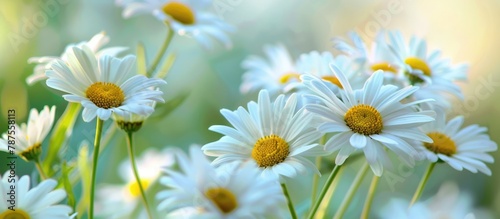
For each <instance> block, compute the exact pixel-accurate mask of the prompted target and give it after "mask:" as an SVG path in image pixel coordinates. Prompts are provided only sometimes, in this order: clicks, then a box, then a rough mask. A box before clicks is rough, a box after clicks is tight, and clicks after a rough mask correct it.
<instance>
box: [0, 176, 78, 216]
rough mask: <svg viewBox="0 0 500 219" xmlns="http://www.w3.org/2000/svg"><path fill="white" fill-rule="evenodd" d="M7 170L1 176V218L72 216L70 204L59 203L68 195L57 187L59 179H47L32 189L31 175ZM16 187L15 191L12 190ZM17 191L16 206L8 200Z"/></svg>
mask: <svg viewBox="0 0 500 219" xmlns="http://www.w3.org/2000/svg"><path fill="white" fill-rule="evenodd" d="M9 174H10V173H9V172H6V173H5V174H4V175H3V177H0V181H1V182H0V197H2V199H1V200H0V218H2V219H10V218H15V219H65V218H72V217H70V216H69V214H70V213H71V212H72V211H73V210H72V209H71V208H70V207H69V206H67V205H63V204H58V203H60V202H61V201H63V200H64V198H65V197H66V192H64V190H62V189H56V190H54V189H55V188H56V186H57V181H55V180H53V179H47V180H44V181H42V182H40V184H38V185H37V186H35V187H33V188H31V189H30V177H29V176H23V177H21V178H20V179H19V178H18V177H17V176H13V175H9ZM12 186H14V187H15V189H16V190H15V191H14V190H12V189H11V188H12ZM11 192H15V198H16V200H15V207H14V208H13V209H14V210H15V211H14V210H12V209H10V208H12V207H11V206H13V204H12V203H9V202H8V200H11V199H12V198H10V197H11V195H9V194H8V193H11Z"/></svg>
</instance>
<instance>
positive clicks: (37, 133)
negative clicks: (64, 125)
mask: <svg viewBox="0 0 500 219" xmlns="http://www.w3.org/2000/svg"><path fill="white" fill-rule="evenodd" d="M55 113H56V106H52V107H51V108H50V109H49V107H48V106H45V107H44V108H43V110H41V111H40V113H38V111H37V110H36V109H31V111H30V115H29V118H28V122H27V123H23V124H21V127H19V126H17V125H15V126H14V127H15V129H14V130H15V134H14V138H11V139H9V137H8V136H9V135H8V134H7V133H4V134H3V135H2V138H3V139H0V151H5V152H10V149H12V148H10V149H9V147H8V146H9V145H12V144H10V143H9V140H11V141H12V140H14V139H15V140H14V141H15V144H14V145H15V147H14V149H15V151H14V152H15V153H16V154H18V155H19V156H21V157H22V158H24V159H26V160H33V159H38V155H40V153H41V146H42V142H43V140H44V139H45V137H47V135H48V134H49V132H50V130H51V129H52V125H53V124H54V116H55Z"/></svg>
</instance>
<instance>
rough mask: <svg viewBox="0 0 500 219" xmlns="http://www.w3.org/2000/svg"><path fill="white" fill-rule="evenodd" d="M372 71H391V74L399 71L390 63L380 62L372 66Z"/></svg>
mask: <svg viewBox="0 0 500 219" xmlns="http://www.w3.org/2000/svg"><path fill="white" fill-rule="evenodd" d="M371 68H372V70H373V71H377V70H382V71H389V72H392V73H397V72H398V71H397V70H396V68H394V67H392V65H391V64H390V63H388V62H379V63H375V64H373V65H372V66H371Z"/></svg>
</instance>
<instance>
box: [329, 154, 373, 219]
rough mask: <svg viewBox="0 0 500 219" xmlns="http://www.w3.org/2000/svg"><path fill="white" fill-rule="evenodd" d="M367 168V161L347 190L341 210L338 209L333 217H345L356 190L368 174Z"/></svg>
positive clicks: (337, 218)
mask: <svg viewBox="0 0 500 219" xmlns="http://www.w3.org/2000/svg"><path fill="white" fill-rule="evenodd" d="M367 170H368V163H367V162H365V164H363V166H362V167H361V169H360V170H359V172H358V174H357V175H356V178H354V181H353V184H352V185H351V187H350V188H349V190H348V191H347V194H346V195H345V197H344V200H342V204H340V207H339V210H337V212H336V213H335V216H334V217H333V218H334V219H340V218H343V217H344V214H345V212H346V211H347V208H348V207H349V204H350V203H351V201H352V198H354V194H356V191H357V190H358V188H359V186H360V185H361V183H362V182H363V177H364V176H365V175H366V171H367Z"/></svg>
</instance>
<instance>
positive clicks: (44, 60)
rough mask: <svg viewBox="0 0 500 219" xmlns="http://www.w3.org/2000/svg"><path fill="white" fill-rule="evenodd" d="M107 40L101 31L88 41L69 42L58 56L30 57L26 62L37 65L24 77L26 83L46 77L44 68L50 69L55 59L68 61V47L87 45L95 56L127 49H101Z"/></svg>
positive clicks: (111, 54) (113, 53) (114, 53)
mask: <svg viewBox="0 0 500 219" xmlns="http://www.w3.org/2000/svg"><path fill="white" fill-rule="evenodd" d="M108 42H109V37H108V36H106V33H104V32H101V33H98V34H96V35H94V36H93V37H92V38H91V39H90V40H89V41H88V42H87V41H83V42H80V43H77V44H69V45H68V46H66V49H65V50H64V53H63V54H62V55H61V56H60V57H57V56H42V57H31V58H29V59H28V63H36V64H37V65H36V66H35V70H34V72H33V74H32V75H30V76H28V78H26V83H28V84H29V85H32V84H34V83H36V82H38V81H41V80H44V79H46V78H47V76H46V75H45V70H49V69H50V65H51V63H52V61H54V60H56V59H61V60H63V61H65V62H67V61H68V55H67V52H68V50H69V49H71V47H74V46H76V47H79V48H81V47H82V45H87V46H88V47H89V48H90V49H91V50H92V52H94V53H96V54H97V56H101V55H104V54H106V55H110V56H115V55H117V54H118V53H120V52H122V51H124V50H126V49H127V48H126V47H110V48H106V49H101V48H102V47H103V46H104V45H106V44H108Z"/></svg>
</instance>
